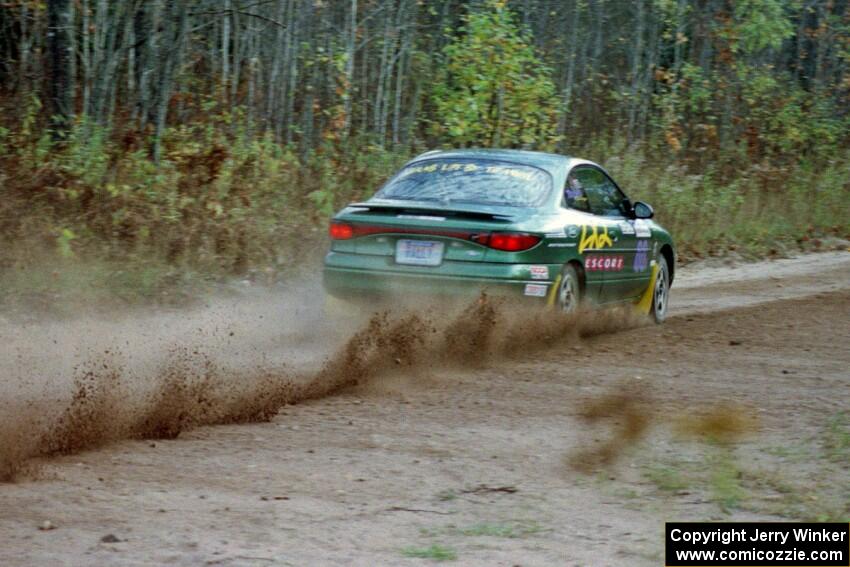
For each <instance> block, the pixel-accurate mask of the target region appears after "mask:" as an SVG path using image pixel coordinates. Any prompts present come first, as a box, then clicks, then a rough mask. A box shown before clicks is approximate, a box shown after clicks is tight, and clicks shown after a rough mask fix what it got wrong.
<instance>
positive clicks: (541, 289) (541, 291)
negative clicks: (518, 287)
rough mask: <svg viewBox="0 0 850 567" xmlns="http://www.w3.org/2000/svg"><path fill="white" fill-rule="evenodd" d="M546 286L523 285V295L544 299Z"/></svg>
mask: <svg viewBox="0 0 850 567" xmlns="http://www.w3.org/2000/svg"><path fill="white" fill-rule="evenodd" d="M547 287H549V286H547V285H546V284H535V283H530V284H525V295H528V296H530V297H546V288H547Z"/></svg>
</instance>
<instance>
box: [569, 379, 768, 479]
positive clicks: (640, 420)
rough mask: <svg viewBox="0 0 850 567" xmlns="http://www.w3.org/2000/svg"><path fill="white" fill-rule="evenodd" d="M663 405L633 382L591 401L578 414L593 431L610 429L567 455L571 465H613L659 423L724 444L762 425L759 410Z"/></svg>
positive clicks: (681, 433)
mask: <svg viewBox="0 0 850 567" xmlns="http://www.w3.org/2000/svg"><path fill="white" fill-rule="evenodd" d="M659 406H660V404H658V403H657V402H656V400H654V399H653V396H652V395H651V393H650V391H649V389H648V387H647V386H646V385H644V384H642V383H632V382H629V383H623V384H619V385H618V386H617V387H616V388H614V389H613V390H612V391H610V392H608V393H605V394H602V395H601V396H599V397H596V398H593V399H590V400H588V401H587V402H586V403H584V404H583V406H582V409H581V412H580V413H579V418H580V419H581V420H582V421H583V422H584V423H585V424H586V426H587V427H586V429H587V431H588V432H589V433H593V434H598V433H599V430H600V428H607V430H608V431H607V435H606V436H605V438H604V439H600V440H597V441H596V442H593V443H588V444H587V445H584V446H582V447H579V448H577V449H575V450H574V451H573V452H572V453H571V454H570V455H569V456H568V457H567V461H568V464H569V465H570V467H571V468H573V469H576V470H578V471H580V472H583V473H591V472H593V471H596V470H599V469H600V468H604V467H608V466H611V465H613V464H614V463H615V462H616V461H617V460H618V459H619V458H620V457H621V456H622V455H624V454H625V453H626V452H627V451H628V450H629V449H631V448H634V447H636V446H637V445H638V444H639V443H640V442H641V441H642V440H643V439H644V438H645V437H646V436H647V435H648V434H649V432H650V429H651V428H653V427H657V426H665V425H666V426H670V427H671V428H672V431H673V433H674V434H675V435H676V436H677V437H679V438H681V439H685V440H697V441H700V442H706V443H711V444H720V445H729V444H732V443H735V442H738V441H740V440H741V439H742V438H744V437H746V436H747V435H750V434H752V433H754V432H756V431H757V430H758V428H759V424H758V420H757V419H756V417H755V412H754V411H753V410H752V409H751V408H747V407H744V406H741V405H738V404H733V403H719V404H715V405H711V406H709V407H702V406H701V407H699V408H685V409H680V410H678V411H676V412H674V413H672V414H671V413H670V412H667V411H661V410H660V409H659Z"/></svg>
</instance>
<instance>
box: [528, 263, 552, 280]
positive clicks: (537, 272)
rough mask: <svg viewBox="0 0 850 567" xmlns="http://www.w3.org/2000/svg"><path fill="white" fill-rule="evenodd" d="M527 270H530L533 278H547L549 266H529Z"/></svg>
mask: <svg viewBox="0 0 850 567" xmlns="http://www.w3.org/2000/svg"><path fill="white" fill-rule="evenodd" d="M528 271H529V272H531V279H533V280H548V279H549V266H529V267H528Z"/></svg>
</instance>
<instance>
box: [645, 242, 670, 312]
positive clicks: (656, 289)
mask: <svg viewBox="0 0 850 567" xmlns="http://www.w3.org/2000/svg"><path fill="white" fill-rule="evenodd" d="M669 302H670V269H669V268H668V267H667V258H665V257H664V256H663V255H659V256H658V272H657V273H656V274H655V281H654V282H652V307H651V308H650V310H649V313H650V315H651V316H652V318H653V319H654V320H655V322H656V323H663V322H664V319H666V318H667V305H668V303H669Z"/></svg>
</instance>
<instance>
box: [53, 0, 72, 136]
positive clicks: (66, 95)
mask: <svg viewBox="0 0 850 567" xmlns="http://www.w3.org/2000/svg"><path fill="white" fill-rule="evenodd" d="M47 19H48V23H47V57H48V64H47V68H48V69H49V72H48V74H47V82H48V94H47V99H48V100H49V111H50V121H51V127H52V133H53V139H54V140H58V139H61V138H62V137H63V136H64V133H65V132H66V131H67V129H68V127H69V126H70V120H71V115H72V113H73V100H74V99H73V93H74V85H73V77H72V76H71V60H72V58H73V53H72V52H71V45H72V44H71V29H72V23H71V0H48V2H47Z"/></svg>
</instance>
